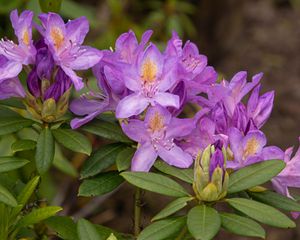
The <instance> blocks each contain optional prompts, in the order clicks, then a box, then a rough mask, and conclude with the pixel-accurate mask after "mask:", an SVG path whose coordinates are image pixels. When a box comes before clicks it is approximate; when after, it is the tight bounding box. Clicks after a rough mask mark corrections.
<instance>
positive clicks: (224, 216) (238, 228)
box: [220, 213, 266, 239]
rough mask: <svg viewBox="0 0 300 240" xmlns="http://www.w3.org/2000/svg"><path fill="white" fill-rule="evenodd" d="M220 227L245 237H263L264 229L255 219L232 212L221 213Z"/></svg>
mask: <svg viewBox="0 0 300 240" xmlns="http://www.w3.org/2000/svg"><path fill="white" fill-rule="evenodd" d="M220 216H221V221H222V227H223V228H224V229H226V230H227V231H229V232H231V233H234V234H237V235H241V236H246V237H259V238H263V239H264V238H265V235H266V232H265V230H264V229H263V228H262V227H261V226H260V225H259V224H258V223H257V222H255V221H253V220H251V219H249V218H246V217H242V216H239V215H236V214H232V213H221V214H220Z"/></svg>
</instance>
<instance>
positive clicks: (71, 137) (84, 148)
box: [52, 129, 92, 155]
mask: <svg viewBox="0 0 300 240" xmlns="http://www.w3.org/2000/svg"><path fill="white" fill-rule="evenodd" d="M52 133H53V135H54V137H55V139H56V141H58V142H59V143H60V144H61V145H63V146H64V147H66V148H68V149H70V150H72V151H73V152H80V153H84V154H87V155H90V154H91V152H92V145H91V143H90V141H89V140H88V139H87V138H86V137H85V136H84V135H83V134H81V133H79V132H75V131H74V130H70V129H55V130H52Z"/></svg>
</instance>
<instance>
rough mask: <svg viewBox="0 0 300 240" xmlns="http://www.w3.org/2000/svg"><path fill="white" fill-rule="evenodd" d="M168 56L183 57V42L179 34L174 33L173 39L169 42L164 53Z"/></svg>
mask: <svg viewBox="0 0 300 240" xmlns="http://www.w3.org/2000/svg"><path fill="white" fill-rule="evenodd" d="M164 54H165V55H166V56H181V55H182V40H181V39H180V38H179V36H178V34H177V33H176V32H175V31H173V33H172V38H171V39H170V40H169V41H168V43H167V47H166V50H165V53H164Z"/></svg>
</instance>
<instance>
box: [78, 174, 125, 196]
mask: <svg viewBox="0 0 300 240" xmlns="http://www.w3.org/2000/svg"><path fill="white" fill-rule="evenodd" d="M123 181H124V180H123V178H122V177H121V176H119V173H118V172H117V171H112V172H105V173H101V174H100V175H99V176H96V177H94V178H90V179H86V180H84V181H83V183H82V184H81V185H80V188H79V194H78V195H79V196H85V197H90V196H99V195H103V194H105V193H109V192H111V191H113V190H114V189H115V188H117V187H118V186H119V185H120V184H121V183H122V182H123Z"/></svg>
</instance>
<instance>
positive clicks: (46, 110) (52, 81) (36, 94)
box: [0, 10, 102, 122]
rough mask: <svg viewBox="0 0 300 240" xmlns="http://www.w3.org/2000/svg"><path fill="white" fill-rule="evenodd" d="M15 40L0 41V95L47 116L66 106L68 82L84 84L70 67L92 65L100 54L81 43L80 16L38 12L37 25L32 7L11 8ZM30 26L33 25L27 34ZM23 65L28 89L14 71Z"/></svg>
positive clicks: (85, 24)
mask: <svg viewBox="0 0 300 240" xmlns="http://www.w3.org/2000/svg"><path fill="white" fill-rule="evenodd" d="M10 18H11V22H12V26H13V28H14V30H15V35H16V36H17V38H18V44H16V43H14V42H12V41H11V40H6V39H2V40H1V41H0V72H1V73H0V98H1V99H6V98H10V97H21V98H23V99H24V102H25V104H26V107H27V109H28V111H29V112H30V113H31V114H32V115H33V116H34V117H35V118H37V119H41V120H43V121H45V122H52V121H54V120H56V119H57V118H59V117H61V116H62V115H63V114H64V113H65V112H66V110H67V109H68V99H69V95H70V89H71V87H72V85H74V86H75V88H76V90H79V89H81V88H83V86H84V84H83V82H82V78H81V77H79V76H77V75H76V73H75V72H74V70H85V69H88V68H90V67H93V66H94V65H95V64H97V63H98V62H99V60H100V59H101V57H102V53H101V51H99V50H97V49H93V48H91V47H88V46H83V45H82V43H83V41H84V38H85V36H86V34H87V33H88V30H89V24H88V21H87V20H86V18H85V17H81V18H78V19H76V20H72V21H68V23H67V24H65V23H64V21H63V19H62V18H61V17H60V16H59V15H57V14H55V13H48V14H40V15H39V19H40V22H41V25H37V24H35V23H33V21H32V19H33V12H31V11H24V12H22V13H21V14H20V16H18V12H17V10H14V11H12V12H11V14H10ZM33 26H35V28H36V29H37V30H38V32H39V35H40V36H39V37H38V39H37V40H36V41H34V40H33V38H32V31H33ZM23 68H24V70H25V71H27V73H28V77H27V81H26V83H27V91H26V90H25V89H24V88H23V86H22V85H21V83H20V81H19V79H18V75H19V74H20V73H21V72H22V70H23Z"/></svg>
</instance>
